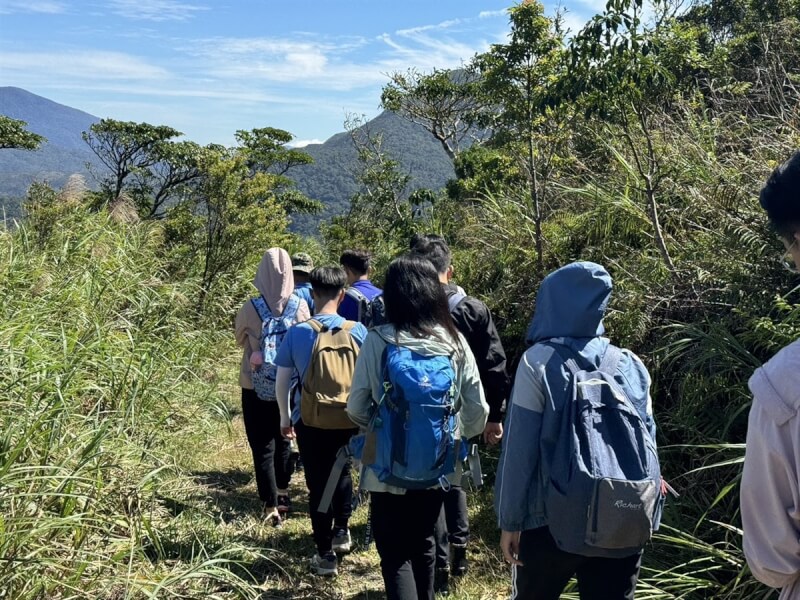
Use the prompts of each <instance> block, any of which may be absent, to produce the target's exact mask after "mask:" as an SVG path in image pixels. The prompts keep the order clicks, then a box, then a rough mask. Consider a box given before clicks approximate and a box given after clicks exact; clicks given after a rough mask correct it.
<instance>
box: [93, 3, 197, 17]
mask: <svg viewBox="0 0 800 600" xmlns="http://www.w3.org/2000/svg"><path fill="white" fill-rule="evenodd" d="M108 6H109V7H110V8H111V9H112V11H113V12H114V13H116V14H117V15H119V16H121V17H126V18H128V19H136V20H141V21H157V22H158V21H186V20H187V19H190V18H191V17H193V16H194V14H195V13H197V12H198V11H203V10H208V7H207V6H200V5H197V4H186V3H184V2H177V1H176V0H110V1H109V3H108Z"/></svg>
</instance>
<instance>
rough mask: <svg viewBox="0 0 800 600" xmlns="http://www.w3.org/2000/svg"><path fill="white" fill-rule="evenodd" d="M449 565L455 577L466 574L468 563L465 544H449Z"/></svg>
mask: <svg viewBox="0 0 800 600" xmlns="http://www.w3.org/2000/svg"><path fill="white" fill-rule="evenodd" d="M450 564H451V567H452V571H453V575H454V576H455V577H461V576H463V575H466V574H467V568H468V567H469V561H467V545H466V544H458V545H456V544H450Z"/></svg>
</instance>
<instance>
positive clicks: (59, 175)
mask: <svg viewBox="0 0 800 600" xmlns="http://www.w3.org/2000/svg"><path fill="white" fill-rule="evenodd" d="M0 114H3V115H7V116H9V117H11V118H13V119H21V120H23V121H25V122H26V123H27V124H28V127H27V128H28V130H29V131H32V132H34V133H38V134H39V135H43V136H44V137H45V138H47V143H46V144H42V146H41V147H40V148H39V149H38V150H36V151H33V152H29V151H23V150H0V206H4V207H5V209H6V211H7V214H8V216H13V215H14V214H16V213H17V212H18V207H19V200H20V199H21V198H24V197H25V193H26V192H27V189H28V187H29V186H30V184H31V183H32V182H33V181H47V182H49V183H50V184H51V185H53V186H54V187H60V186H61V185H63V184H64V183H65V182H66V180H67V178H68V177H69V176H70V175H72V174H73V173H82V174H84V175H86V174H87V173H86V163H87V162H94V163H96V162H97V158H96V157H95V155H94V154H93V153H92V152H91V150H89V147H88V146H87V145H86V143H85V142H84V141H83V139H82V138H81V133H82V132H84V131H87V130H88V129H89V127H90V126H91V125H92V124H93V123H96V122H98V121H99V120H100V119H99V118H98V117H95V116H93V115H90V114H88V113H85V112H83V111H80V110H76V109H74V108H70V107H68V106H64V105H62V104H58V103H56V102H53V101H51V100H47V99H46V98H42V97H41V96H37V95H36V94H32V93H30V92H27V91H25V90H22V89H20V88H15V87H0ZM112 118H113V117H112ZM165 125H169V123H165ZM366 127H368V128H369V131H370V132H372V133H373V134H378V133H380V134H382V135H383V140H384V145H383V147H384V149H385V150H386V151H387V152H388V153H389V154H391V155H392V158H394V159H395V160H397V161H398V162H399V163H400V165H401V167H402V168H403V169H404V170H405V171H407V172H408V173H410V174H411V176H412V181H411V184H410V186H409V187H410V189H417V188H421V187H424V188H430V189H439V188H441V187H442V186H443V185H444V184H445V183H446V182H447V180H448V179H450V178H452V177H453V176H454V172H453V166H452V163H451V162H450V159H449V158H448V156H447V154H446V153H445V152H444V150H443V149H442V148H441V146H440V145H439V143H438V142H437V141H436V140H435V139H434V138H433V136H432V135H431V134H429V133H428V132H427V131H425V130H424V129H423V128H422V127H420V126H419V125H415V124H413V123H410V122H409V121H407V120H405V119H403V118H401V117H399V116H397V115H396V114H394V113H390V112H383V113H381V114H380V115H378V116H377V117H376V118H375V119H373V120H372V121H369V122H368V123H367V124H366ZM303 150H305V151H306V152H308V153H309V154H310V155H311V156H312V157H313V158H314V164H311V165H304V166H302V167H296V168H294V169H293V170H292V171H290V172H289V173H287V175H288V176H289V177H291V178H292V179H294V180H295V181H296V182H297V187H298V188H299V189H300V191H302V192H303V193H304V194H306V195H307V196H309V197H311V198H315V199H317V200H320V201H321V202H322V203H323V204H325V211H324V212H323V214H321V215H314V216H307V215H299V216H297V217H295V218H294V222H293V224H292V229H294V230H295V231H300V232H303V233H307V234H314V233H316V232H317V224H318V223H319V222H320V221H321V220H324V219H327V218H329V217H330V216H332V215H335V214H341V213H343V212H345V211H346V210H347V208H348V206H349V201H350V198H351V196H352V195H353V194H354V193H355V192H356V191H357V190H358V184H357V183H356V180H355V176H354V174H355V173H356V172H357V171H358V160H357V154H356V149H355V147H354V146H353V143H352V141H351V139H350V136H349V134H347V133H339V134H336V135H334V136H333V137H331V138H330V139H329V140H327V141H326V142H325V143H324V144H313V145H310V146H307V147H305V148H303ZM87 179H88V182H89V183H90V184H91V179H89V178H87Z"/></svg>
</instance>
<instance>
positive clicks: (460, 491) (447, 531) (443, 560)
mask: <svg viewBox="0 0 800 600" xmlns="http://www.w3.org/2000/svg"><path fill="white" fill-rule="evenodd" d="M468 538H469V515H468V514H467V493H466V492H465V491H464V488H462V487H460V486H455V485H454V486H452V487H451V488H450V490H448V491H447V492H445V493H444V505H443V506H442V510H441V511H440V512H439V518H438V519H437V521H436V568H437V569H444V568H446V567H447V565H448V556H449V552H450V544H458V545H460V546H463V545H464V544H466V543H467V539H468Z"/></svg>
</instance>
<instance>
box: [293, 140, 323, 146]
mask: <svg viewBox="0 0 800 600" xmlns="http://www.w3.org/2000/svg"><path fill="white" fill-rule="evenodd" d="M324 143H325V140H293V141H291V142H289V144H288V146H289V147H290V148H305V147H306V146H310V145H311V144H324Z"/></svg>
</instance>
